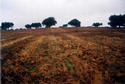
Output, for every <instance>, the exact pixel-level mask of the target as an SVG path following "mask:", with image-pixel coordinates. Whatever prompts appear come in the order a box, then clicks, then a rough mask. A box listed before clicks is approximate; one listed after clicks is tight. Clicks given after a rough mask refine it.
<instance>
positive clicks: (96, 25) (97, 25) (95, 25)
mask: <svg viewBox="0 0 125 84" xmlns="http://www.w3.org/2000/svg"><path fill="white" fill-rule="evenodd" d="M101 25H103V24H102V23H99V22H96V23H93V24H92V26H94V27H99V26H101Z"/></svg>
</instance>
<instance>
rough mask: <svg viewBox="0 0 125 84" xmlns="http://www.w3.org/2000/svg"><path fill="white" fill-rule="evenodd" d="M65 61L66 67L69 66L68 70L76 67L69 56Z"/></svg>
mask: <svg viewBox="0 0 125 84" xmlns="http://www.w3.org/2000/svg"><path fill="white" fill-rule="evenodd" d="M64 62H65V65H66V67H67V68H68V70H71V69H73V68H74V66H73V65H72V64H71V60H69V59H68V58H67V59H64Z"/></svg>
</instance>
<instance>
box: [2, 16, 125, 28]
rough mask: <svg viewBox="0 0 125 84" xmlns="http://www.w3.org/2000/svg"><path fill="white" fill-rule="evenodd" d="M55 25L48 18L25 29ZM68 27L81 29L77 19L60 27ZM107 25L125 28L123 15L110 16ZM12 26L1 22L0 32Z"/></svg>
mask: <svg viewBox="0 0 125 84" xmlns="http://www.w3.org/2000/svg"><path fill="white" fill-rule="evenodd" d="M56 24H57V21H56V20H55V18H54V17H48V18H46V19H44V20H43V21H42V23H40V22H37V23H32V24H26V25H25V27H26V28H27V29H31V28H32V27H34V28H40V27H42V26H45V27H46V28H50V27H51V26H54V25H56ZM68 25H71V26H73V27H81V22H80V21H79V20H78V19H72V20H71V21H69V22H68V23H67V24H63V25H62V26H60V27H67V26H68ZM101 25H103V24H102V23H100V22H96V23H93V24H92V26H94V27H99V26H101ZM108 25H110V26H111V27H119V28H120V27H125V14H123V15H111V16H110V17H109V22H108ZM13 26H14V23H12V22H2V23H1V30H8V29H9V28H12V27H13Z"/></svg>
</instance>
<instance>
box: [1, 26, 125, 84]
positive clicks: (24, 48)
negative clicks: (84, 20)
mask: <svg viewBox="0 0 125 84" xmlns="http://www.w3.org/2000/svg"><path fill="white" fill-rule="evenodd" d="M1 34H2V39H1V43H2V45H1V50H2V57H1V60H2V84H125V29H111V28H53V29H35V30H16V31H2V32H1Z"/></svg>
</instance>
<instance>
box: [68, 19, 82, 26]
mask: <svg viewBox="0 0 125 84" xmlns="http://www.w3.org/2000/svg"><path fill="white" fill-rule="evenodd" d="M68 24H69V25H71V26H75V27H80V26H81V22H80V21H79V20H77V19H73V20H71V21H69V22H68Z"/></svg>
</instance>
